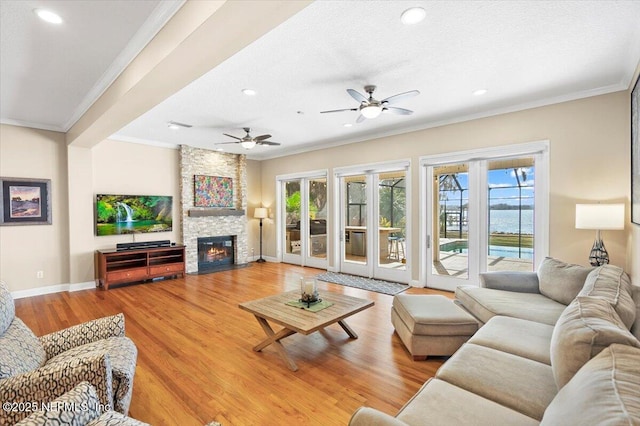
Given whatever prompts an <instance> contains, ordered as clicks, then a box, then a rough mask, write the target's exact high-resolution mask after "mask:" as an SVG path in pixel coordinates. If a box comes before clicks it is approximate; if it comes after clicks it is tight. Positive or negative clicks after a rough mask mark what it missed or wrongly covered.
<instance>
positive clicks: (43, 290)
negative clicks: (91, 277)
mask: <svg viewBox="0 0 640 426" xmlns="http://www.w3.org/2000/svg"><path fill="white" fill-rule="evenodd" d="M92 288H96V283H95V281H87V282H84V283H76V284H57V285H49V286H44V287H36V288H30V289H27V290H16V291H12V292H11V297H13V298H14V300H15V299H24V298H25V297H34V296H42V295H45V294H52V293H62V292H63V291H68V292H72V291H80V290H89V289H92Z"/></svg>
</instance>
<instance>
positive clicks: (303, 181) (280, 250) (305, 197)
mask: <svg viewBox="0 0 640 426" xmlns="http://www.w3.org/2000/svg"><path fill="white" fill-rule="evenodd" d="M328 174H329V171H328V170H327V169H323V170H314V171H310V172H303V173H292V174H287V175H277V176H276V206H277V207H276V210H277V221H276V245H277V253H276V254H277V257H278V261H280V262H286V263H292V264H295V265H300V266H311V267H314V268H319V269H327V265H328V258H329V253H327V257H326V258H324V259H320V258H317V257H313V256H309V255H308V253H309V250H308V249H309V248H308V238H306V236H308V234H309V221H308V220H304V218H308V217H309V194H308V190H307V189H308V183H309V181H310V180H312V179H318V178H321V179H326V181H327V204H328V205H327V213H328V212H330V211H331V210H330V208H331V204H330V202H329V201H330V200H329V197H328V195H329V178H328ZM292 180H298V181H300V199H301V203H300V254H293V253H287V251H286V250H285V247H284V244H285V243H286V240H285V238H283V236H284V232H285V230H286V226H287V225H286V223H285V221H286V214H287V208H286V206H285V205H284V198H283V195H284V192H283V188H282V187H283V185H284V183H285V182H287V181H292ZM329 229H330V223H328V221H327V239H328V238H329ZM328 243H329V241H327V248H328V247H329V245H328Z"/></svg>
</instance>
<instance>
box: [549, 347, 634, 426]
mask: <svg viewBox="0 0 640 426" xmlns="http://www.w3.org/2000/svg"><path fill="white" fill-rule="evenodd" d="M637 424H640V349H637V348H633V347H631V346H625V345H617V344H614V345H611V346H609V347H608V348H606V349H604V350H603V351H602V352H600V354H598V355H597V356H596V357H595V358H593V359H592V360H591V361H589V362H588V363H586V364H585V365H584V366H583V367H582V368H581V369H580V371H578V372H577V373H576V375H575V376H574V377H573V378H572V379H571V380H570V381H569V383H567V384H566V385H565V387H563V388H562V389H561V390H560V392H558V395H557V396H556V397H555V398H554V400H553V401H552V402H551V404H549V407H548V408H547V410H546V411H545V413H544V417H543V418H542V423H541V425H544V426H556V425H563V426H573V425H575V426H582V425H637Z"/></svg>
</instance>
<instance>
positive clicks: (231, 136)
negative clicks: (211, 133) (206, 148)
mask: <svg viewBox="0 0 640 426" xmlns="http://www.w3.org/2000/svg"><path fill="white" fill-rule="evenodd" d="M223 135H225V136H229V137H230V138H234V139H238V140H239V141H241V140H242V139H240V138H239V137H237V136H233V135H230V134H228V133H223Z"/></svg>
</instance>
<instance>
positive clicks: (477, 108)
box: [115, 1, 640, 158]
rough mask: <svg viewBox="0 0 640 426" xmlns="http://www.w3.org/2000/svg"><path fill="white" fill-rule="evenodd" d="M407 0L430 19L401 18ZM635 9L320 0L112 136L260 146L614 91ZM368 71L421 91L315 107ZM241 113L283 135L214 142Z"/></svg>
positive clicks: (254, 154) (638, 34) (345, 138)
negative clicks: (403, 112)
mask: <svg viewBox="0 0 640 426" xmlns="http://www.w3.org/2000/svg"><path fill="white" fill-rule="evenodd" d="M416 4H419V5H421V6H422V7H424V8H425V9H426V11H427V18H426V19H425V20H424V21H423V22H422V23H420V24H417V25H414V26H405V25H403V24H402V23H401V22H400V19H399V17H400V14H401V13H402V11H403V10H405V9H406V8H407V7H408V6H410V5H416ZM638 22H640V2H615V1H604V2H597V1H590V2H570V1H562V2H557V1H552V2H543V1H509V2H505V1H498V2H485V1H472V2H465V1H457V2H433V1H428V2H416V1H412V2H407V1H316V2H315V3H313V4H311V5H310V6H308V7H307V8H305V9H304V10H302V11H301V12H299V13H298V14H297V15H295V16H294V17H293V18H291V19H289V20H288V21H286V22H285V23H283V24H282V25H280V26H279V27H277V28H275V29H274V30H273V31H271V32H270V33H268V34H267V35H266V36H264V37H262V38H261V39H259V40H257V41H256V42H254V43H253V44H251V45H250V46H249V47H247V48H245V49H244V50H242V51H240V52H238V53H237V54H236V55H234V56H233V57H232V58H230V59H229V60H227V61H226V62H224V63H223V64H221V65H220V66H218V67H217V68H215V69H213V70H211V72H209V73H208V74H206V75H205V76H203V77H202V78H200V79H199V80H197V81H195V82H194V83H193V84H191V85H190V86H188V87H186V88H185V89H184V90H182V91H180V92H179V93H176V94H175V95H173V96H172V97H170V98H169V99H167V100H166V101H164V102H163V103H161V104H160V105H158V106H157V107H155V108H154V109H152V110H150V111H149V112H148V113H146V114H144V115H143V116H141V117H140V118H138V119H137V120H135V121H133V122H132V123H130V124H129V125H128V126H126V127H125V128H123V129H122V130H121V131H119V132H118V133H117V135H115V137H117V138H121V139H123V140H144V141H156V142H162V143H170V144H181V143H185V144H189V145H194V146H199V147H202V148H210V149H214V148H220V147H223V148H224V149H225V151H227V152H238V153H239V152H244V153H247V154H248V155H249V158H269V157H273V156H279V155H284V154H287V153H291V152H296V151H301V150H309V149H314V148H319V147H322V146H327V145H330V144H340V143H345V142H349V141H356V140H362V139H368V138H371V137H376V136H378V135H384V134H393V133H399V132H403V131H406V130H408V129H419V128H425V127H429V126H433V125H436V124H439V123H447V122H452V121H457V120H461V119H465V118H469V117H476V116H484V115H490V114H494V113H498V112H503V111H509V110H516V109H522V108H526V107H530V106H536V105H544V104H547V103H553V102H557V101H562V100H567V99H575V98H580V97H585V96H591V95H594V94H600V93H607V92H612V91H618V90H623V89H626V88H627V87H628V86H629V83H630V80H631V77H632V75H633V72H634V70H635V68H636V65H637V64H638V61H639V59H640V25H638ZM365 84H375V85H377V86H378V89H377V91H376V93H375V95H376V96H375V97H376V98H377V99H382V98H385V97H388V96H391V95H394V94H396V93H400V92H404V91H408V90H413V89H417V90H419V91H420V92H421V94H420V95H419V96H417V97H415V98H412V99H408V100H407V101H406V102H401V103H399V104H398V106H400V107H404V108H409V109H412V110H414V111H415V113H414V114H413V115H412V116H398V115H391V114H383V115H382V116H380V117H379V118H377V119H374V120H366V121H364V122H363V123H361V124H355V120H356V118H357V116H358V113H357V112H343V113H335V114H320V113H319V112H320V111H322V110H329V109H338V108H351V107H357V106H358V103H357V102H356V101H354V100H353V99H352V98H351V97H350V96H349V95H348V94H347V92H346V91H345V89H347V88H353V89H356V90H358V91H360V92H363V86H364V85H365ZM247 87H249V88H252V89H255V90H256V91H257V92H258V95H257V96H254V97H247V96H246V95H243V94H242V93H241V89H243V88H247ZM480 88H486V89H488V93H487V94H486V95H484V96H473V95H472V92H473V91H474V90H476V89H480ZM298 111H300V112H301V113H298ZM170 120H175V121H179V122H183V123H188V124H191V125H193V127H192V128H190V129H181V130H178V131H174V130H170V129H168V128H167V126H166V122H167V121H170ZM345 123H354V124H353V126H352V127H349V128H345V127H344V126H343V124H345ZM245 126H247V127H251V128H252V129H253V132H252V133H253V134H254V135H258V134H262V133H270V134H272V135H273V138H272V140H274V141H277V142H280V143H282V146H281V147H256V148H254V149H253V150H251V151H245V150H243V149H242V148H241V147H240V146H239V145H221V146H220V145H218V146H217V145H215V143H216V142H223V141H229V140H230V139H229V138H227V137H225V136H223V135H222V133H230V134H234V135H237V136H243V132H242V130H241V127H245Z"/></svg>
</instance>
